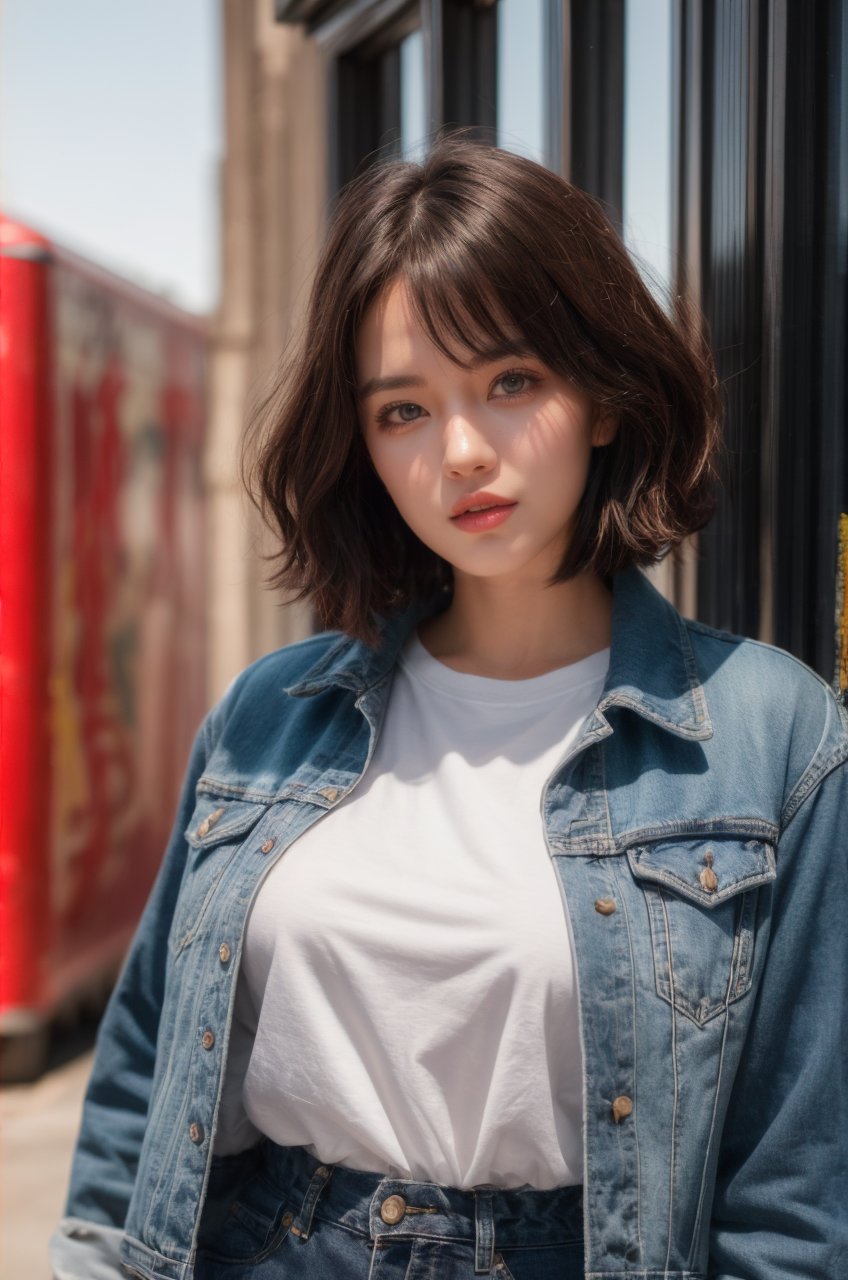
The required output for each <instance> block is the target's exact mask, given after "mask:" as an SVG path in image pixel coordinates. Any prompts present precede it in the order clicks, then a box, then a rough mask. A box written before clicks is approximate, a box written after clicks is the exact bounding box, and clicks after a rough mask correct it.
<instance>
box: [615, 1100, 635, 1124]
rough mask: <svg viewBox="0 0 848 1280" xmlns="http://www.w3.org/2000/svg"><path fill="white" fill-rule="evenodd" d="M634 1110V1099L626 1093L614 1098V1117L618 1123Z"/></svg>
mask: <svg viewBox="0 0 848 1280" xmlns="http://www.w3.org/2000/svg"><path fill="white" fill-rule="evenodd" d="M632 1111H633V1099H632V1098H628V1097H627V1094H626V1093H623V1094H621V1096H620V1097H618V1098H614V1099H613V1103H612V1118H613V1120H614V1121H615V1123H616V1124H621V1121H622V1120H625V1119H626V1118H627V1116H629V1115H630V1114H631V1112H632Z"/></svg>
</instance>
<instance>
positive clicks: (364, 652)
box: [286, 569, 713, 741]
mask: <svg viewBox="0 0 848 1280" xmlns="http://www.w3.org/2000/svg"><path fill="white" fill-rule="evenodd" d="M448 599H449V596H448V595H447V594H446V593H442V594H440V595H439V596H437V597H435V598H433V599H431V600H429V601H427V602H426V603H421V604H418V605H416V606H413V607H412V608H410V609H408V610H407V611H406V613H404V614H401V615H399V616H398V617H395V618H390V619H381V620H380V623H379V626H380V643H379V644H378V646H377V647H376V648H374V649H372V648H369V647H368V646H367V645H365V644H363V643H362V642H361V641H359V640H352V639H351V638H350V637H349V636H341V637H340V638H339V640H338V641H337V642H336V643H335V644H333V645H331V646H330V648H329V649H328V650H327V652H326V653H325V654H324V656H323V657H322V658H321V659H320V660H319V661H318V662H317V663H316V664H315V665H314V666H313V667H311V668H310V669H309V670H308V671H307V672H306V674H305V675H304V676H303V677H302V679H301V680H299V681H298V682H297V683H296V684H293V685H290V686H289V687H288V688H287V689H286V693H288V694H291V695H292V696H294V697H299V698H304V697H310V696H311V695H313V694H316V693H321V692H323V691H324V690H326V689H328V688H331V687H337V688H342V689H350V690H351V691H353V692H354V693H357V694H362V693H365V692H366V690H368V689H370V688H372V687H373V686H374V685H375V684H378V683H379V682H380V681H381V680H383V679H384V678H386V677H387V676H388V675H389V674H390V673H391V671H392V669H393V667H394V665H395V662H396V661H397V657H398V654H399V652H400V650H401V648H402V647H403V644H404V641H405V640H406V638H407V636H408V635H409V633H410V631H411V630H412V629H413V628H414V627H416V626H417V625H418V623H419V622H421V621H422V620H423V619H424V618H426V617H428V616H429V615H430V614H433V613H437V612H439V610H440V609H442V608H444V607H445V605H446V604H447V601H448ZM614 706H620V707H628V708H629V709H630V710H631V711H635V712H636V713H637V714H638V715H641V716H643V717H644V718H645V719H646V720H650V721H652V722H653V723H654V724H657V725H659V726H660V727H661V728H663V729H668V730H669V731H670V732H671V733H674V734H676V735H677V736H678V737H681V738H693V739H696V740H699V741H700V740H704V739H706V738H711V737H712V735H713V726H712V721H711V720H710V716H709V712H708V710H707V702H706V697H705V694H704V688H703V685H702V684H701V681H700V679H699V677H698V671H697V666H696V662H695V654H694V651H693V649H692V643H691V640H690V638H689V633H688V630H687V628H686V625H685V623H684V621H683V619H682V618H681V616H680V614H679V613H678V612H677V610H676V609H675V608H674V607H673V605H671V604H669V602H668V601H667V600H666V599H665V597H664V596H662V595H661V594H660V592H659V591H657V589H656V587H654V586H653V584H652V583H651V582H650V581H649V580H648V578H647V577H646V576H645V574H643V573H642V572H641V571H640V570H638V569H625V570H623V571H622V572H621V573H617V574H615V576H614V577H613V610H612V642H611V646H610V666H609V671H608V673H607V678H606V681H605V683H604V688H603V691H602V693H601V698H600V702H599V703H598V707H597V712H598V713H601V715H602V716H603V712H604V711H606V710H607V708H609V707H614ZM596 714H597V713H596Z"/></svg>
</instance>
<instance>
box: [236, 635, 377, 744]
mask: <svg viewBox="0 0 848 1280" xmlns="http://www.w3.org/2000/svg"><path fill="white" fill-rule="evenodd" d="M352 643H354V642H353V641H351V639H350V637H349V636H346V635H344V634H343V633H342V632H340V631H320V632H317V633H316V634H315V635H311V636H306V637H305V638H304V639H302V640H295V641H293V642H292V643H291V644H286V645H283V646H281V648H279V649H273V650H272V651H271V652H270V653H266V654H263V655H262V657H261V658H257V659H256V660H255V661H254V662H251V663H249V664H248V666H246V667H244V668H243V669H242V670H241V671H239V672H238V674H237V675H236V676H234V677H233V679H232V680H231V681H230V683H229V685H228V686H227V688H226V690H225V691H224V693H223V694H222V696H221V697H220V698H219V699H218V701H217V703H216V704H215V706H214V707H213V709H212V712H211V715H212V717H213V719H214V720H215V722H216V723H217V724H218V725H222V724H224V723H226V721H227V720H228V719H229V718H230V717H231V716H232V715H233V714H235V713H238V712H241V711H243V710H244V708H245V704H249V705H250V707H252V708H256V707H258V706H260V705H267V703H268V701H269V699H270V701H271V703H272V704H273V705H275V706H276V707H278V708H279V707H280V706H281V705H282V703H283V702H285V701H288V700H289V699H290V698H291V696H292V694H293V693H294V694H295V695H296V694H297V693H298V692H299V691H300V686H301V685H303V682H304V680H305V678H306V677H307V676H308V675H310V674H311V673H312V672H313V671H318V670H326V669H327V668H328V667H330V666H331V665H332V659H333V655H334V654H335V653H337V652H339V653H340V652H342V651H343V650H346V649H347V648H348V647H349V646H350V645H351V644H352Z"/></svg>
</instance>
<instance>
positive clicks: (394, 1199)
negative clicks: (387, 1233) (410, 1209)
mask: <svg viewBox="0 0 848 1280" xmlns="http://www.w3.org/2000/svg"><path fill="white" fill-rule="evenodd" d="M405 1213H406V1201H405V1200H404V1198H403V1196H388V1197H387V1199H385V1200H384V1201H383V1203H382V1204H381V1205H380V1217H381V1218H382V1219H383V1221H384V1222H387V1223H388V1224H389V1226H390V1227H393V1226H394V1224H395V1223H396V1222H400V1220H401V1218H402V1217H403V1215H404V1214H405Z"/></svg>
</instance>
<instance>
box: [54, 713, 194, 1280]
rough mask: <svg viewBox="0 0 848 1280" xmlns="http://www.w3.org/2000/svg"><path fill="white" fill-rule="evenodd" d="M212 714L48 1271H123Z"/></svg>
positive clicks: (63, 1279)
mask: <svg viewBox="0 0 848 1280" xmlns="http://www.w3.org/2000/svg"><path fill="white" fill-rule="evenodd" d="M213 714H214V713H210V715H209V716H207V718H206V720H204V722H203V724H202V725H201V727H200V729H199V730H198V732H197V735H196V737H195V740H194V745H193V747H192V751H191V756H190V758H189V764H188V768H187V771H186V775H185V778H184V780H183V784H182V790H181V793H180V799H179V804H178V808H177V814H176V817H175V819H174V825H173V829H172V832H171V836H170V839H169V842H168V846H167V850H166V853H165V857H164V859H163V862H162V865H161V867H160V870H159V874H158V876H157V879H156V882H155V884H154V886H153V889H152V891H151V894H150V897H149V899H148V901H147V905H146V907H145V909H144V913H143V915H142V918H141V922H140V924H139V926H138V929H137V931H136V934H135V937H134V940H133V943H132V945H131V947H130V950H129V953H128V955H127V958H126V961H125V963H124V966H123V970H122V973H121V976H120V978H119V980H118V983H117V985H116V987H115V989H114V991H113V993H112V996H111V999H110V1001H109V1004H108V1006H107V1009H106V1013H105V1015H104V1017H103V1021H102V1022H101V1024H100V1029H99V1031H98V1035H97V1045H96V1053H95V1059H94V1067H93V1070H92V1074H91V1078H90V1080H89V1084H88V1089H87V1092H86V1096H85V1102H84V1106H83V1114H82V1125H81V1129H80V1133H79V1137H78V1140H77V1146H76V1151H75V1154H74V1160H73V1165H72V1169H71V1184H70V1190H69V1194H68V1200H67V1205H66V1209H65V1217H64V1218H63V1219H62V1221H61V1222H60V1223H59V1225H58V1227H57V1228H56V1230H55V1232H54V1234H53V1236H52V1239H51V1241H50V1261H51V1264H52V1267H53V1274H54V1277H55V1278H56V1280H118V1277H121V1280H126V1273H125V1271H124V1270H123V1269H122V1267H121V1265H120V1258H119V1247H120V1242H121V1239H122V1237H123V1226H124V1221H125V1219H126V1214H127V1209H128V1206H129V1201H130V1196H131V1194H132V1190H133V1184H134V1182H135V1176H136V1169H137V1166H138V1159H139V1152H140V1148H141V1142H142V1138H143V1136H144V1130H145V1123H146V1117H147V1108H148V1103H149V1100H150V1091H151V1085H152V1080H153V1069H154V1062H155V1058H156V1039H157V1034H158V1029H159V1015H160V1010H161V1007H162V997H163V991H164V983H165V963H166V957H167V952H168V934H169V931H170V925H171V919H172V916H173V912H174V907H175V904H176V901H177V896H178V893H179V890H180V885H181V882H182V875H183V869H184V866H185V859H186V845H185V841H184V839H183V832H184V831H185V828H186V826H187V824H188V822H189V820H190V818H191V814H192V811H193V809H194V803H195V797H194V792H195V787H196V785H197V782H198V779H199V778H200V776H201V774H202V772H203V769H204V766H205V763H206V760H207V756H208V753H209V735H210V724H211V720H212V715H213Z"/></svg>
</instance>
